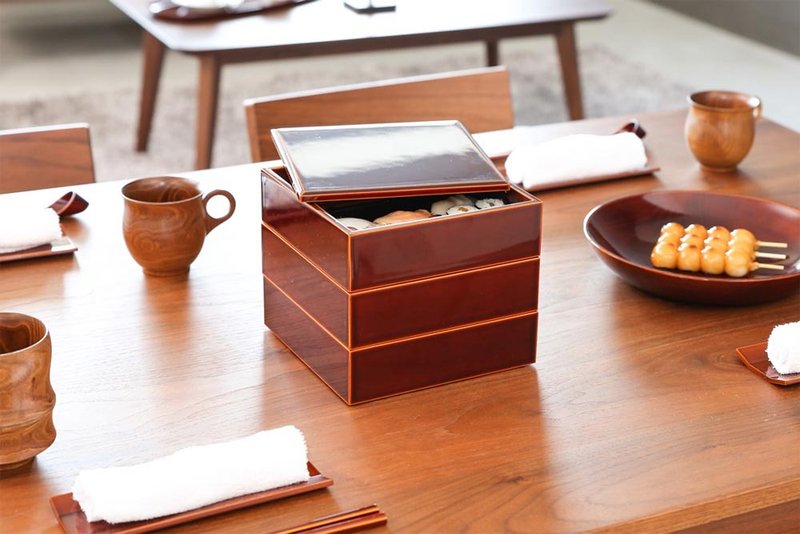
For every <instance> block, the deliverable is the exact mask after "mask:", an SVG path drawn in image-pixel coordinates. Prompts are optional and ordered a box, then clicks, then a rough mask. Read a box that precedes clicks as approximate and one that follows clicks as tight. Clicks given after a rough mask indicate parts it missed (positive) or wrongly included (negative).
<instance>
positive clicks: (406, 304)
mask: <svg viewBox="0 0 800 534" xmlns="http://www.w3.org/2000/svg"><path fill="white" fill-rule="evenodd" d="M262 244H263V251H264V265H263V272H264V276H266V277H267V278H268V279H269V280H270V281H271V282H272V283H273V284H275V285H277V286H278V287H280V288H281V289H282V290H283V292H284V293H285V294H286V295H287V296H288V297H289V298H291V299H292V300H293V301H294V302H295V303H296V304H297V305H298V306H300V307H301V308H302V309H304V310H305V311H306V312H307V313H308V314H310V315H312V316H313V317H314V318H315V319H316V320H317V321H318V322H319V323H320V326H322V327H323V328H324V329H325V330H327V331H328V332H329V333H330V334H331V335H333V336H334V337H336V338H337V339H338V340H339V341H340V342H341V343H343V344H344V345H345V346H347V347H349V348H353V347H360V346H364V345H369V344H373V343H379V342H382V341H388V340H391V339H397V338H402V337H407V336H413V335H419V334H422V333H426V332H432V331H436V330H442V329H445V328H452V327H454V326H459V325H463V324H469V323H475V322H479V321H484V320H488V319H494V318H496V317H504V316H507V315H515V314H518V313H524V312H529V311H533V310H535V309H536V308H537V296H538V286H539V259H538V258H528V259H525V260H520V261H515V262H510V263H504V264H500V265H495V266H491V267H486V268H480V269H473V270H470V271H466V272H461V273H457V274H452V275H441V276H436V277H431V278H425V279H422V280H418V281H415V282H407V283H402V284H394V285H391V286H386V287H383V288H379V289H368V290H362V291H356V292H348V291H346V290H344V289H343V288H341V287H339V286H338V285H336V284H335V283H334V282H332V281H331V280H330V279H329V278H327V277H325V275H324V274H322V272H320V271H319V270H318V269H317V268H315V267H314V266H313V265H312V264H310V263H309V262H308V261H306V260H305V259H304V258H303V257H302V256H300V255H299V254H298V253H297V251H295V250H294V249H292V247H291V246H290V245H288V244H286V243H285V242H284V241H283V240H282V239H281V238H280V237H279V236H277V235H275V234H274V233H273V231H272V230H270V229H268V228H266V227H265V228H263V229H262Z"/></svg>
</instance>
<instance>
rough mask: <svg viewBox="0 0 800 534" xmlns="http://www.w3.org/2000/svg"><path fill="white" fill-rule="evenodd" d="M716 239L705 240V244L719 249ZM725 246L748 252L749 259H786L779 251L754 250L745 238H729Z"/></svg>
mask: <svg viewBox="0 0 800 534" xmlns="http://www.w3.org/2000/svg"><path fill="white" fill-rule="evenodd" d="M718 241H719V240H716V239H715V240H714V242H709V240H706V245H707V246H712V247H714V248H717V249H720V247H721V245H720V243H719V242H718ZM726 246H727V250H741V251H742V252H745V253H746V254H748V255H749V256H750V259H753V260H754V259H756V258H765V259H771V260H785V259H786V254H779V253H776V252H761V251H759V250H756V249H755V248H753V245H752V243H749V242H747V241H745V240H738V241H737V240H735V239H734V240H731V241H729V242H728V243H726ZM726 252H727V251H726Z"/></svg>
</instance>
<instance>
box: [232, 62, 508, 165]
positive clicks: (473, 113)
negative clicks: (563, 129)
mask: <svg viewBox="0 0 800 534" xmlns="http://www.w3.org/2000/svg"><path fill="white" fill-rule="evenodd" d="M244 106H245V111H246V115H247V130H248V135H249V138H250V152H251V155H252V158H253V161H265V160H270V159H276V158H277V157H278V152H277V150H276V149H275V145H274V144H273V143H272V136H271V134H270V130H272V129H273V128H283V127H299V126H329V125H336V124H369V123H379V122H411V121H426V120H446V119H458V120H460V121H461V122H462V123H463V124H464V126H465V127H466V128H467V130H469V131H470V132H473V133H474V132H485V131H489V130H504V129H506V128H511V127H513V126H514V111H513V109H512V106H511V88H510V84H509V77H508V71H507V70H506V69H505V68H504V67H490V68H482V69H474V70H466V71H459V72H450V73H444V74H436V75H429V76H415V77H413V78H399V79H394V80H385V81H380V82H371V83H363V84H358V85H348V86H342V87H333V88H329V89H321V90H314V91H304V92H300V93H291V94H284V95H277V96H271V97H265V98H258V99H249V100H246V101H245V103H244Z"/></svg>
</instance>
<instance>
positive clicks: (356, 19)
mask: <svg viewBox="0 0 800 534" xmlns="http://www.w3.org/2000/svg"><path fill="white" fill-rule="evenodd" d="M111 2H112V3H113V4H114V5H115V6H117V7H118V8H119V9H120V10H121V11H122V12H123V13H125V14H126V15H127V16H128V17H130V18H131V19H132V20H133V21H135V22H136V23H137V24H138V25H139V26H141V27H142V29H143V30H144V40H143V46H142V52H143V53H142V57H143V69H142V93H141V101H140V104H139V122H138V125H137V132H136V145H135V146H136V149H137V150H139V151H143V150H146V149H147V145H148V142H149V137H150V127H151V124H152V120H153V113H154V112H155V102H156V97H157V93H158V85H159V79H160V76H161V69H162V64H163V59H164V54H165V52H166V50H167V49H169V50H175V51H178V52H183V53H187V54H191V55H194V56H196V57H197V58H198V60H199V63H200V68H199V76H198V89H197V127H196V130H197V131H196V140H195V141H196V160H195V168H196V169H205V168H208V167H210V166H211V153H212V147H213V143H214V130H215V121H216V114H217V102H218V99H219V93H220V77H221V71H222V67H223V65H225V64H227V63H238V62H245V61H261V60H272V59H283V58H294V57H307V56H312V55H313V56H318V55H323V54H341V53H350V52H363V51H368V50H387V49H394V48H398V47H409V46H427V45H438V44H453V43H461V42H468V41H484V42H486V51H487V63H488V64H489V65H498V64H499V62H500V60H499V47H498V42H499V41H500V39H506V38H511V37H523V36H532V35H553V36H554V37H555V41H556V47H557V50H558V55H559V60H560V63H561V77H562V80H563V82H564V92H565V96H566V103H567V108H568V110H569V117H570V118H571V119H581V118H583V100H582V98H581V88H580V77H579V73H578V53H577V47H576V44H575V32H574V25H575V23H576V22H580V21H585V20H596V19H600V18H603V17H606V16H608V15H609V14H610V13H611V8H610V7H609V5H608V3H607V2H606V1H605V0H537V1H536V2H532V1H529V0H496V1H494V2H463V1H461V0H436V1H430V0H401V1H400V2H398V6H397V9H396V10H395V11H387V12H381V13H374V14H369V15H365V14H359V13H355V12H354V11H352V10H350V9H348V8H347V7H345V6H344V5H343V4H342V2H341V0H314V1H313V2H308V3H305V4H301V5H297V6H293V7H290V8H286V9H277V10H271V11H266V12H263V13H258V14H254V15H249V16H243V17H232V18H223V19H215V20H210V21H195V22H191V23H181V22H172V21H163V20H159V19H156V18H154V17H153V16H152V15H151V14H150V12H149V9H148V7H149V5H150V4H151V2H152V0H111ZM250 96H251V97H253V98H256V97H260V96H267V95H250Z"/></svg>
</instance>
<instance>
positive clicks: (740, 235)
mask: <svg viewBox="0 0 800 534" xmlns="http://www.w3.org/2000/svg"><path fill="white" fill-rule="evenodd" d="M739 240H744V241H749V242H750V243H752V244H753V248H754V249H758V248H762V247H767V248H787V247H788V246H789V245H788V244H787V243H779V242H777V241H759V240H758V239H756V236H755V235H753V232H751V231H750V230H745V229H744V228H737V229H735V230H734V231H732V232H731V241H739Z"/></svg>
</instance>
